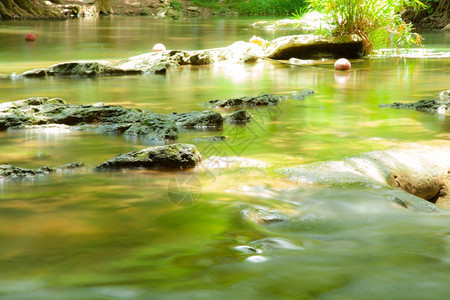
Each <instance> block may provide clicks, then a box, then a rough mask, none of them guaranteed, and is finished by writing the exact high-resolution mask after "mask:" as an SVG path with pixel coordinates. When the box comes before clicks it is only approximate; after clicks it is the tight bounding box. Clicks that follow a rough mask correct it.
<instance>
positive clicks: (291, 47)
mask: <svg viewBox="0 0 450 300" xmlns="http://www.w3.org/2000/svg"><path fill="white" fill-rule="evenodd" d="M265 52H266V56H267V57H268V58H272V59H281V60H288V59H290V58H292V57H294V58H299V59H320V58H335V59H336V58H348V59H357V58H362V57H363V55H364V51H363V44H362V40H361V38H360V37H359V36H358V35H356V34H351V35H344V36H339V37H324V36H319V35H291V36H283V37H280V38H277V39H275V40H273V41H271V42H270V43H269V44H268V45H267V47H266V50H265Z"/></svg>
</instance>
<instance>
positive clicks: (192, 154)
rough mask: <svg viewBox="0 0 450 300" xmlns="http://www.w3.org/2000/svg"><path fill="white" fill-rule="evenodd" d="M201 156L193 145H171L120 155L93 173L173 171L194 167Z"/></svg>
mask: <svg viewBox="0 0 450 300" xmlns="http://www.w3.org/2000/svg"><path fill="white" fill-rule="evenodd" d="M201 160H202V156H201V155H200V153H199V152H198V151H197V148H196V147H195V146H194V145H190V144H172V145H166V146H156V147H149V148H146V149H142V150H137V151H133V152H129V153H124V154H120V155H118V156H116V157H114V158H112V159H110V160H108V161H106V162H103V163H102V164H100V165H98V166H97V167H96V168H95V169H94V170H95V171H104V170H114V169H158V170H175V169H178V170H179V169H187V168H193V167H195V166H196V165H197V164H198V163H199V162H200V161H201Z"/></svg>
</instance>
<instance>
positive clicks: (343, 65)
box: [334, 58, 352, 71]
mask: <svg viewBox="0 0 450 300" xmlns="http://www.w3.org/2000/svg"><path fill="white" fill-rule="evenodd" d="M351 67H352V65H351V64H350V62H349V61H348V59H346V58H339V59H338V60H337V61H336V62H335V63H334V69H335V70H340V71H348V70H350V68H351Z"/></svg>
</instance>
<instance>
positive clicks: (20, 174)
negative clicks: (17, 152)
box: [0, 161, 84, 180]
mask: <svg viewBox="0 0 450 300" xmlns="http://www.w3.org/2000/svg"><path fill="white" fill-rule="evenodd" d="M83 166H84V163H82V162H79V161H77V162H71V163H68V164H65V165H62V166H60V167H57V168H54V167H49V166H43V167H40V168H37V169H26V168H20V167H15V166H13V165H9V164H3V165H0V180H1V179H26V178H34V177H36V176H41V175H48V174H50V173H53V172H55V171H60V172H66V171H68V170H73V169H77V168H81V167H83Z"/></svg>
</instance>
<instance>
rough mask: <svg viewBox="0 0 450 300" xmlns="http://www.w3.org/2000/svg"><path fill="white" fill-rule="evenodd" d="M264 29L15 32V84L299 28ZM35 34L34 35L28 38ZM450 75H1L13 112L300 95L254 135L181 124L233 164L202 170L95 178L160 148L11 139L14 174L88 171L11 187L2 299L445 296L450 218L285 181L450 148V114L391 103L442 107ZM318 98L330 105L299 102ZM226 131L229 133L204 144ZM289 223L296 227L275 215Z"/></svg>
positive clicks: (262, 68) (11, 68)
mask: <svg viewBox="0 0 450 300" xmlns="http://www.w3.org/2000/svg"><path fill="white" fill-rule="evenodd" d="M252 21H254V20H251V19H248V18H247V19H244V18H211V19H196V20H181V21H174V20H154V19H151V18H149V17H133V18H131V17H112V18H101V19H95V18H93V19H86V20H68V21H55V22H40V21H33V22H1V23H0V41H1V43H0V73H3V74H11V73H21V72H23V71H26V70H29V69H33V68H37V67H46V66H49V65H51V64H53V63H57V62H62V61H71V60H85V59H122V58H127V57H130V56H133V55H138V54H142V53H146V52H149V51H150V50H151V48H152V47H153V45H154V44H155V43H158V42H161V43H164V44H165V45H166V46H167V48H169V49H186V50H194V49H206V48H215V47H223V46H228V45H230V44H232V43H233V42H235V41H238V40H248V39H249V38H250V37H252V36H253V35H258V36H261V37H263V38H265V39H273V38H276V37H278V36H281V35H287V34H297V33H298V32H296V31H295V30H284V31H258V30H253V29H248V27H247V25H248V24H249V23H251V22H252ZM28 32H33V33H35V34H36V36H37V40H36V41H35V42H32V43H29V42H25V41H24V36H25V34H26V33H28ZM424 36H425V41H424V43H425V45H426V47H427V48H430V49H433V48H439V49H440V51H447V52H448V51H450V50H449V42H450V34H449V33H443V32H435V33H427V34H424ZM427 41H429V43H428V44H427ZM449 82H450V59H427V60H425V59H402V58H395V59H377V60H364V61H356V62H353V65H352V71H351V72H349V73H336V72H335V71H333V69H332V65H330V64H324V65H322V66H321V67H319V68H306V67H295V66H290V65H286V64H279V63H274V62H267V61H264V62H260V63H255V64H247V65H221V66H202V67H182V68H179V69H171V70H169V71H168V72H167V74H166V75H142V76H123V77H102V78H71V77H56V78H45V79H23V78H22V79H21V78H16V79H10V78H6V79H0V102H7V101H14V100H19V99H26V98H28V97H34V96H45V97H49V98H51V97H58V98H63V99H64V100H66V101H67V102H68V103H73V104H94V103H97V102H104V103H105V104H118V105H123V106H126V107H135V108H142V109H148V110H151V111H154V112H161V113H168V112H172V111H177V112H186V111H191V110H202V109H204V107H203V106H202V105H201V104H202V103H203V102H206V101H208V100H212V99H227V98H232V97H241V96H254V95H260V94H263V93H274V94H282V95H286V96H288V99H286V100H285V101H283V103H282V104H281V105H279V106H277V107H270V108H265V109H263V108H259V109H250V110H249V112H251V113H252V114H253V116H254V117H255V118H254V120H253V121H252V122H251V123H250V124H249V125H248V126H246V127H239V126H233V125H229V126H228V125H225V126H224V128H223V129H222V130H221V131H182V132H181V133H180V138H179V141H180V142H186V143H193V144H195V145H196V146H197V148H198V149H199V151H200V152H201V153H202V155H203V157H204V159H208V158H210V157H212V156H218V157H221V159H218V161H219V162H222V163H221V164H219V163H214V161H213V162H212V163H210V164H208V165H206V164H204V165H203V166H202V167H201V168H198V169H196V170H194V171H192V170H191V171H187V172H185V173H174V172H157V171H124V172H113V173H94V172H92V171H91V169H92V168H93V167H95V166H96V165H97V164H99V163H101V162H103V161H105V160H107V159H109V158H111V157H113V156H115V155H118V154H120V153H123V152H128V151H132V150H136V149H141V148H144V147H147V146H148V145H149V143H148V141H143V140H133V139H129V138H126V137H123V136H114V135H107V136H104V135H98V134H95V133H92V132H84V131H65V130H44V131H39V130H28V131H19V130H16V131H7V132H0V163H8V164H13V165H15V166H19V167H24V168H38V167H40V166H43V165H50V166H60V165H63V164H66V163H68V162H72V161H82V162H84V163H85V168H83V169H81V170H77V171H74V172H69V173H64V174H62V173H55V174H52V175H49V176H44V177H40V178H36V179H33V180H25V181H19V182H17V181H14V182H0V241H1V242H0V298H2V299H230V298H233V299H444V298H446V297H448V295H449V294H450V285H449V284H448V282H449V280H450V215H449V214H448V213H445V212H439V213H427V212H415V211H411V210H407V209H404V208H402V207H401V206H399V205H394V204H393V203H392V201H391V200H392V198H393V197H397V196H399V195H400V196H399V197H406V196H405V194H402V193H401V192H398V191H395V190H392V189H390V188H387V187H379V186H370V185H357V184H353V185H350V184H349V185H338V186H313V185H310V186H305V185H303V186H301V187H299V186H298V185H297V184H296V183H295V182H291V181H289V180H287V178H286V177H285V176H284V175H283V173H282V172H279V170H280V169H281V168H284V167H292V166H298V165H303V164H309V163H314V162H321V161H327V160H340V159H343V158H346V157H349V156H352V155H358V154H361V153H365V152H369V151H374V150H387V149H396V148H411V147H418V148H420V147H426V146H430V145H431V146H444V147H445V146H449V145H450V144H449V139H450V134H449V132H450V119H449V118H448V117H446V116H442V115H441V116H438V115H431V114H425V113H419V112H415V111H407V110H393V109H381V108H379V107H378V106H379V105H380V104H383V103H392V102H394V101H408V102H409V101H417V100H420V99H429V98H435V97H437V95H438V93H439V92H440V91H442V90H446V89H449V88H450V86H449ZM304 89H310V90H313V91H314V92H315V94H314V95H312V96H307V97H306V98H305V99H303V100H300V99H295V98H293V97H291V96H290V95H292V93H294V92H295V91H303V90H304ZM222 112H223V113H226V112H225V111H222ZM215 135H225V136H227V137H228V139H227V141H226V142H222V143H215V144H212V143H209V142H205V141H202V140H201V139H199V138H204V137H209V136H215ZM224 158H228V159H226V160H225V159H224ZM215 162H217V160H216V161H215ZM411 197H412V196H411ZM415 201H420V200H419V199H415ZM262 219H266V223H265V224H262ZM278 219H283V220H284V221H283V222H270V220H278Z"/></svg>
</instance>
